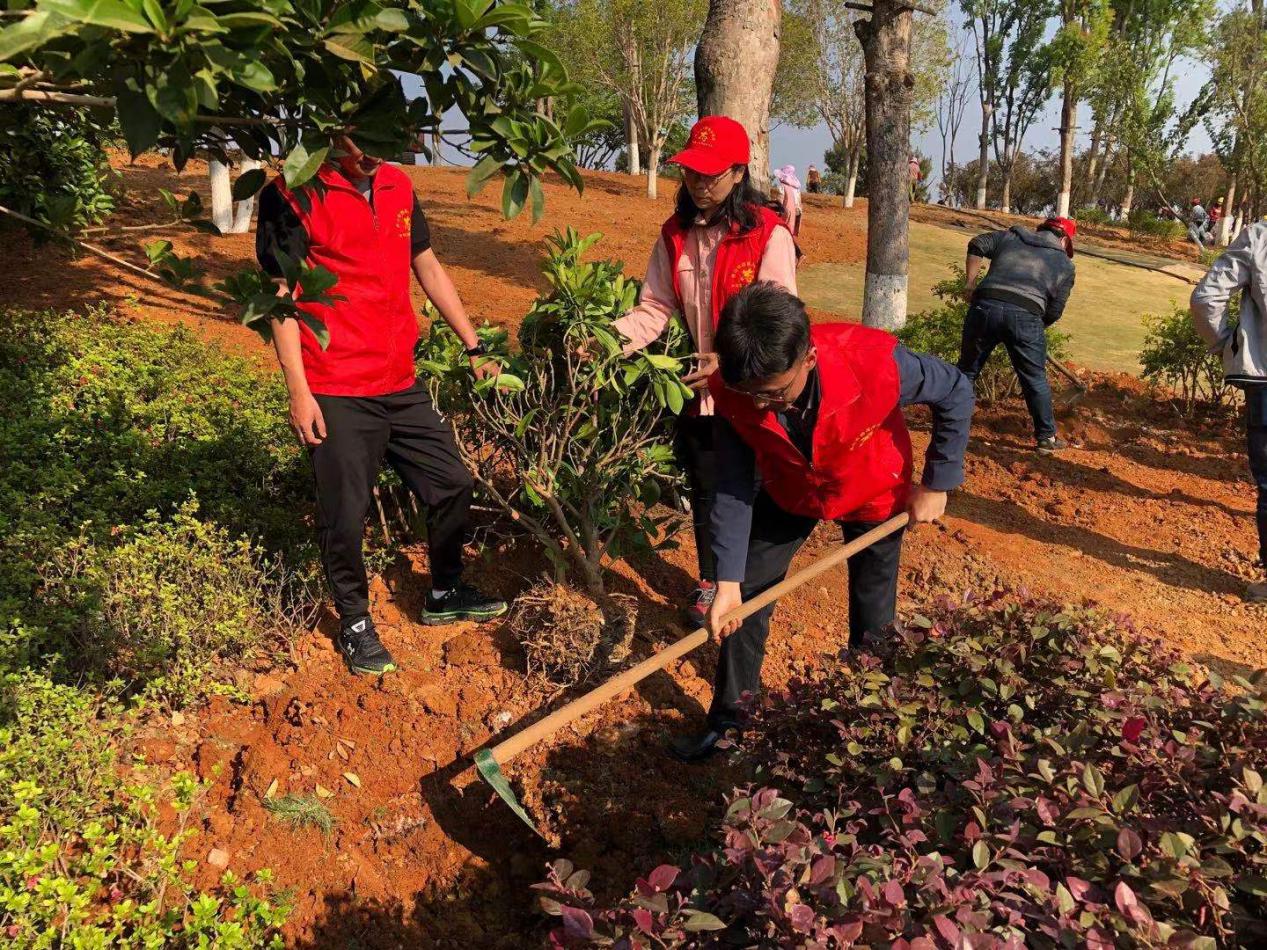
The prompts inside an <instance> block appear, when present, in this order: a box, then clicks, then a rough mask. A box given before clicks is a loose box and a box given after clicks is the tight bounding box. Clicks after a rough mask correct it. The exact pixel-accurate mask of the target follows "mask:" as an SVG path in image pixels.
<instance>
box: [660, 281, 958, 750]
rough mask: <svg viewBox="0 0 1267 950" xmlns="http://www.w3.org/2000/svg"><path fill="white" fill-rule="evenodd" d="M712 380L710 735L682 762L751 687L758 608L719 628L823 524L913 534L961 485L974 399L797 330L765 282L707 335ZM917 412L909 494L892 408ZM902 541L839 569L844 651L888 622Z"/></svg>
mask: <svg viewBox="0 0 1267 950" xmlns="http://www.w3.org/2000/svg"><path fill="white" fill-rule="evenodd" d="M717 353H718V356H719V359H720V361H721V369H720V372H719V373H717V374H716V375H714V376H713V377H712V378H711V379H710V380H709V389H710V391H711V392H712V394H713V398H714V401H715V405H716V407H717V412H718V415H719V417H720V421H719V422H718V425H717V459H718V481H717V500H716V502H715V503H714V505H713V548H714V551H715V552H716V558H717V577H718V584H717V597H716V598H715V599H714V601H713V605H712V608H711V609H710V610H709V614H708V626H709V628H710V629H711V631H712V633H713V635H714V636H720V637H723V638H724V639H723V640H722V644H721V653H720V656H719V657H718V661H717V675H716V679H715V681H714V685H713V701H712V706H711V708H710V709H709V712H708V726H707V728H706V729H705V730H704V732H702V733H700V734H697V735H690V736H682V737H679V738H677V739H675V740H674V741H673V743H672V745H671V746H670V752H671V753H672V754H673V755H674V756H675V757H676V758H678V759H680V760H682V761H688V762H689V761H695V760H698V759H703V758H705V757H707V756H709V755H711V754H712V753H713V752H714V751H715V750H716V748H717V742H718V740H720V739H721V738H722V737H723V736H724V735H725V733H726V731H727V730H728V729H731V728H734V727H735V726H737V725H738V724H739V722H740V718H741V702H740V701H741V698H742V697H743V695H744V694H745V693H755V692H757V690H758V689H759V688H760V686H761V664H762V661H763V660H764V658H765V642H766V637H767V636H768V634H769V632H770V618H771V616H772V615H773V613H774V606H773V605H771V606H769V607H766V608H765V609H763V610H760V611H758V612H757V613H755V614H753V615H752V616H751V617H749V618H748V619H747V620H744V621H743V622H742V624H740V623H738V622H731V623H729V624H726V623H723V620H724V618H725V615H726V614H727V613H729V612H730V611H732V610H734V609H735V608H736V607H738V606H739V605H740V604H741V603H743V601H744V600H746V599H749V598H752V597H755V596H756V595H758V594H760V593H761V592H763V591H765V590H767V589H769V588H770V587H772V586H773V585H775V584H777V583H779V581H781V580H782V579H783V578H784V577H785V576H786V575H787V571H788V566H789V565H790V564H791V562H792V558H793V557H794V556H795V555H796V552H797V551H798V550H799V549H800V547H801V545H802V544H804V543H805V540H806V539H807V538H808V537H809V536H810V532H812V531H813V530H814V526H815V525H817V524H818V522H819V521H821V520H831V521H835V522H838V523H839V524H840V526H841V529H842V531H843V533H844V537H845V540H846V541H849V540H853V539H854V538H857V537H859V536H861V535H863V534H865V533H866V532H867V531H869V530H871V529H872V528H874V527H876V526H877V525H879V524H880V523H882V522H883V521H886V520H887V519H889V518H891V517H893V516H894V515H896V514H898V513H899V512H902V511H909V512H910V515H911V520H912V521H913V522H915V523H919V522H926V521H933V520H936V519H937V518H939V517H941V515H942V513H943V512H944V511H945V510H946V493H947V492H948V491H950V490H951V489H953V488H957V487H958V486H959V485H960V483H962V481H963V456H964V450H965V449H966V447H967V444H968V430H969V427H970V425H971V423H972V407H973V396H972V384H971V383H970V382H969V381H968V378H967V377H966V376H964V375H963V373H961V372H959V370H957V369H955V368H954V367H953V366H950V365H949V364H947V363H944V362H942V361H941V360H939V359H937V358H936V357H933V356H925V355H922V354H917V353H912V352H911V351H910V350H908V349H906V348H905V347H904V346H902V345H900V344H899V343H898V341H897V338H896V337H894V336H892V335H890V334H888V333H885V332H884V331H882V330H875V329H872V328H870V327H864V326H861V325H859V324H856V323H820V324H817V325H815V326H813V327H811V326H810V323H809V318H808V317H807V316H806V313H805V305H804V304H803V303H802V302H801V301H800V299H799V298H797V297H796V296H795V295H793V294H790V293H788V292H787V291H786V290H784V289H783V288H781V287H778V286H775V285H773V284H768V283H759V284H755V285H753V286H752V287H748V288H746V289H745V290H742V291H740V292H739V293H738V294H737V295H736V296H735V297H733V298H732V299H731V300H730V302H729V303H727V304H726V309H725V311H724V312H723V314H722V317H721V323H720V325H719V326H718V329H717ZM916 403H923V404H927V405H929V406H931V408H932V413H933V432H932V437H931V439H930V441H929V446H928V452H927V454H926V455H925V462H924V473H923V478H922V480H921V481H920V483H919V484H918V485H916V486H914V487H912V486H911V472H912V469H913V462H912V458H911V440H910V436H909V435H908V434H907V431H906V422H905V420H904V419H903V418H902V408H901V407H902V406H907V405H912V404H916ZM901 552H902V532H901V531H899V532H896V533H894V534H891V535H889V536H888V537H886V538H884V539H882V540H880V541H878V542H876V543H875V544H873V545H872V546H871V547H869V548H867V549H866V550H864V551H860V552H859V553H857V554H855V555H854V556H853V557H851V558H850V559H849V644H850V645H851V646H857V645H858V644H859V643H861V642H862V638H863V635H864V634H867V633H876V632H879V631H881V630H883V629H884V628H885V627H887V626H888V625H889V624H891V623H892V622H893V620H894V618H895V616H896V612H897V582H898V561H899V559H900V557H901Z"/></svg>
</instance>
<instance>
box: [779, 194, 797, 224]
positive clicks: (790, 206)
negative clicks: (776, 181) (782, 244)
mask: <svg viewBox="0 0 1267 950" xmlns="http://www.w3.org/2000/svg"><path fill="white" fill-rule="evenodd" d="M797 190H798V189H796V188H793V187H792V186H791V185H789V184H786V183H784V184H781V185H780V186H779V191H780V192H781V194H780V195H779V200H780V202H781V203H782V205H783V223H784V224H786V225H787V229H788V230H789V231H791V232H792V233H793V234H795V233H796V193H797Z"/></svg>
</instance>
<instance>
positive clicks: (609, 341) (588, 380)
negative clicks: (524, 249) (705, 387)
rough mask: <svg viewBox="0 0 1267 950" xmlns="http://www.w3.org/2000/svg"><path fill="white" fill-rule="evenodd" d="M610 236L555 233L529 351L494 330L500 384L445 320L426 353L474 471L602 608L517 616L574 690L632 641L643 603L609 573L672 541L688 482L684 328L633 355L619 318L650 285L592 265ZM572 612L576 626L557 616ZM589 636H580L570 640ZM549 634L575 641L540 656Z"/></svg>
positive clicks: (561, 600)
mask: <svg viewBox="0 0 1267 950" xmlns="http://www.w3.org/2000/svg"><path fill="white" fill-rule="evenodd" d="M599 238H600V235H597V234H593V235H590V236H589V237H585V238H582V237H580V236H579V235H578V234H577V233H576V232H575V231H573V230H572V229H570V228H569V229H568V230H567V232H566V233H557V232H556V234H555V235H554V236H553V237H552V238H550V239H549V244H550V248H551V250H550V253H549V255H548V256H547V258H546V261H545V265H544V268H543V272H544V274H545V277H546V280H547V282H548V283H549V286H550V290H549V292H548V293H547V294H546V295H545V296H543V297H541V298H540V299H538V300H537V302H536V303H535V304H533V307H532V309H531V310H530V311H529V313H528V315H527V316H526V317H525V318H524V321H523V324H522V325H521V327H520V330H519V339H518V342H519V347H518V349H517V350H514V351H512V350H511V348H510V345H509V337H508V334H507V333H506V331H504V330H499V329H495V328H491V327H485V328H483V329H482V330H481V331H480V338H481V339H482V340H483V342H484V345H485V346H486V348H487V349H488V351H489V358H490V359H495V360H496V361H497V362H498V363H500V364H501V367H502V372H501V374H500V375H498V376H497V377H495V378H492V377H490V378H489V379H486V380H483V381H476V380H474V379H473V378H472V377H471V374H470V372H469V370H468V369H467V367H466V357H465V355H464V353H463V350H462V346H461V344H460V342H459V341H458V340H457V338H456V337H455V336H454V335H453V333H452V332H451V331H450V330H449V329H448V328H447V327H446V326H444V325H443V324H441V323H438V322H437V323H433V325H432V328H431V332H430V335H429V336H428V337H427V338H426V339H424V340H423V342H422V343H421V345H420V347H419V355H420V364H419V367H420V369H421V371H422V372H423V373H425V374H426V375H427V376H428V377H429V378H430V379H431V381H432V386H433V389H434V391H435V395H436V401H437V404H438V405H439V406H440V407H441V409H442V410H443V411H444V412H445V413H446V414H447V415H449V416H451V417H452V418H453V419H454V421H455V424H456V427H457V431H458V433H459V435H460V438H461V442H462V446H463V448H462V451H463V453H464V456H465V461H466V463H467V467H468V468H469V469H470V471H471V474H472V475H473V476H474V478H475V479H476V481H477V482H478V483H479V485H480V486H481V487H482V488H483V490H484V492H485V493H486V494H487V496H488V497H489V498H490V499H492V501H493V502H494V503H495V504H496V505H497V506H498V507H500V508H501V509H502V510H504V511H505V512H506V513H507V514H508V515H509V516H510V517H511V518H512V519H513V520H514V521H515V522H516V523H517V524H518V525H520V526H522V527H523V528H524V529H525V530H527V531H528V533H529V534H531V535H532V537H533V538H534V539H535V540H536V541H537V542H538V543H539V544H540V545H541V548H542V550H544V552H545V554H546V556H547V557H548V558H549V560H550V563H551V564H552V565H553V568H554V575H555V577H554V580H555V583H556V585H557V584H559V583H564V582H568V581H570V582H571V583H573V584H575V585H577V586H578V587H579V588H580V589H581V590H582V591H583V592H584V594H585V595H586V597H588V598H589V599H590V600H591V603H590V604H589V605H586V604H584V603H580V604H578V603H577V602H576V598H575V597H570V596H568V595H567V594H566V593H561V592H560V591H559V589H558V588H557V587H555V588H552V589H551V590H550V591H547V592H544V593H542V594H540V595H539V596H538V595H536V594H532V593H530V594H529V595H528V596H527V597H525V598H522V600H523V606H522V607H521V609H520V612H519V615H518V617H517V618H516V620H517V621H518V622H517V626H518V627H519V629H520V631H521V634H522V635H523V638H524V639H525V646H526V648H527V650H528V659H529V664H530V666H535V667H536V668H537V669H539V670H541V671H542V672H544V673H546V674H547V678H549V679H551V680H553V681H554V682H556V683H560V684H562V683H563V682H565V681H570V682H574V681H576V680H579V679H583V678H584V677H585V676H586V675H588V674H589V673H591V672H593V671H594V670H595V669H597V668H598V667H599V666H601V661H602V660H603V659H604V658H611V656H612V654H618V653H619V652H621V651H622V650H623V649H624V646H625V645H627V640H628V636H629V635H630V633H631V632H632V613H631V607H630V606H629V605H628V604H627V603H621V602H620V601H618V600H617V599H616V598H614V597H613V596H612V595H611V594H610V592H609V591H608V589H607V583H606V580H605V574H606V565H607V564H608V563H610V561H611V560H613V559H615V558H621V557H628V556H629V555H634V554H638V553H645V552H648V551H651V550H653V549H655V548H657V547H662V546H664V545H665V544H667V543H671V542H670V540H669V539H670V538H671V537H672V535H673V534H674V533H675V532H674V530H673V529H674V528H675V526H676V521H677V516H676V515H674V514H671V513H668V512H665V511H663V510H661V509H657V507H656V505H657V502H659V500H660V497H661V492H662V491H663V489H664V487H665V486H666V485H667V484H670V483H672V482H673V481H674V480H675V479H676V478H677V476H676V473H675V470H674V468H673V464H672V463H673V452H672V449H671V447H670V445H669V444H668V442H667V441H666V439H665V437H664V434H663V426H662V425H661V417H662V416H663V415H664V414H665V413H666V411H667V412H669V413H678V412H680V411H681V410H682V408H683V406H684V405H685V404H686V403H687V402H688V401H689V400H690V398H691V392H690V390H688V389H687V388H686V387H685V386H683V385H682V383H681V381H680V376H681V373H682V371H683V366H682V363H681V361H680V359H679V358H678V354H681V353H683V352H684V351H685V342H686V334H685V331H684V330H683V329H682V328H681V327H680V326H679V325H676V324H675V325H674V327H673V328H672V330H671V332H670V333H668V334H666V336H665V342H664V343H663V344H662V348H661V349H660V350H658V351H656V350H653V349H647V350H643V351H641V352H639V353H637V354H634V355H632V356H629V357H625V356H624V355H623V353H622V345H621V341H620V339H619V336H618V334H617V333H616V331H615V330H614V329H613V327H612V321H613V320H615V319H616V318H618V317H620V316H622V315H623V314H624V313H625V312H626V311H627V310H628V309H629V308H630V307H632V306H633V305H634V303H635V302H636V300H637V295H638V284H637V282H636V281H634V280H632V279H630V278H628V277H625V276H624V275H623V274H622V269H623V265H621V264H619V263H616V262H613V261H592V262H587V261H583V260H582V259H581V258H582V255H583V254H584V253H585V252H586V251H587V250H588V249H589V248H590V247H592V246H593V245H594V244H595V243H596V242H597V241H598V240H599ZM534 608H535V609H536V610H537V611H539V615H533V610H534ZM561 615H566V617H567V618H570V622H556V621H559V620H560V616H561ZM578 628H579V629H580V630H581V631H582V632H581V635H580V636H579V637H578V636H573V635H572V634H569V633H568V632H567V631H568V630H571V631H573V633H575V631H576V630H577V629H578ZM550 630H554V631H556V632H555V633H549V631H550ZM543 635H549V636H557V637H565V638H568V642H566V643H559V642H557V641H555V640H552V641H550V642H548V643H541V644H539V646H540V649H539V650H538V649H537V648H536V647H535V646H534V644H535V643H536V641H535V638H536V637H537V636H543ZM556 654H557V655H556ZM560 664H563V665H562V666H561V665H560Z"/></svg>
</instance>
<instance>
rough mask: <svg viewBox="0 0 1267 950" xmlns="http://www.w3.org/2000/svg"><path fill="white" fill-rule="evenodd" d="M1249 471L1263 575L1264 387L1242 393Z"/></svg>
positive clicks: (1266, 500) (1266, 559)
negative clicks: (1255, 494)
mask: <svg viewBox="0 0 1267 950" xmlns="http://www.w3.org/2000/svg"><path fill="white" fill-rule="evenodd" d="M1245 405H1246V408H1247V410H1248V413H1247V416H1248V418H1247V420H1246V421H1247V423H1248V425H1247V427H1246V432H1247V441H1248V443H1249V471H1250V474H1251V475H1253V476H1254V484H1256V485H1257V486H1258V557H1259V561H1260V563H1261V564H1262V567H1263V570H1264V571H1265V572H1267V386H1255V387H1253V388H1247V389H1246V390H1245Z"/></svg>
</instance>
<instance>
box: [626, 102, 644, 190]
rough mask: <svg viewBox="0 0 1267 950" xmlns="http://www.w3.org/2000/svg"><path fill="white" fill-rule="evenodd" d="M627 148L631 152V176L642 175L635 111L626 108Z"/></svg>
mask: <svg viewBox="0 0 1267 950" xmlns="http://www.w3.org/2000/svg"><path fill="white" fill-rule="evenodd" d="M625 148H627V149H628V150H629V174H631V175H641V174H642V152H641V150H640V149H639V148H638V128H637V124H636V123H635V122H634V117H633V111H632V110H631V109H630V108H629V107H628V106H625Z"/></svg>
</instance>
